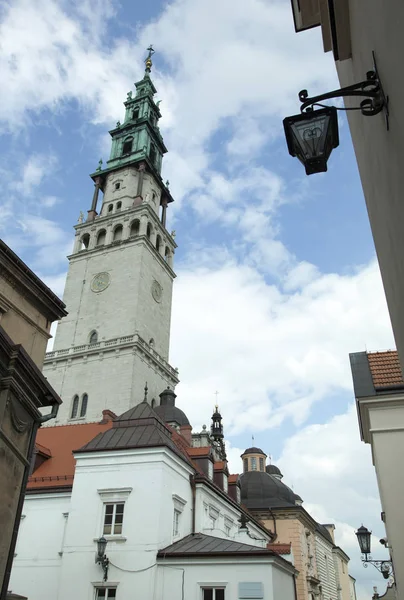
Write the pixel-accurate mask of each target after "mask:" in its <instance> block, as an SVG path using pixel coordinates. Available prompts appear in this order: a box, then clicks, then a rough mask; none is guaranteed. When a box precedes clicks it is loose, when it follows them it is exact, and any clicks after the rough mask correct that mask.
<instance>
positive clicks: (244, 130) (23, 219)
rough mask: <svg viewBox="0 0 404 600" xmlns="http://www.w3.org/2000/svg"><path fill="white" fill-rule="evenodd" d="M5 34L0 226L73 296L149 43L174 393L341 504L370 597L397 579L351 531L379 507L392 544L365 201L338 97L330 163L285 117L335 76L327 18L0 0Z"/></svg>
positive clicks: (239, 4)
mask: <svg viewBox="0 0 404 600" xmlns="http://www.w3.org/2000/svg"><path fill="white" fill-rule="evenodd" d="M0 40H1V53H0V80H1V82H2V90H3V93H2V95H1V97H0V175H1V181H2V194H1V198H0V205H1V211H0V235H1V237H2V238H3V239H4V240H5V241H6V243H8V244H9V245H10V246H11V248H12V249H13V250H14V251H15V252H17V253H18V254H19V255H20V256H21V258H22V259H23V260H25V261H26V262H27V264H28V265H29V266H30V267H31V268H32V269H33V270H34V271H35V272H36V273H37V274H38V275H39V276H40V277H42V278H43V279H44V281H45V282H46V283H47V284H48V285H49V286H50V287H51V288H52V289H53V290H54V291H55V292H56V293H57V294H59V295H60V296H62V294H63V288H64V281H65V276H66V271H67V267H68V262H67V260H66V256H67V254H69V253H70V251H71V248H72V244H73V237H74V231H73V228H72V227H73V225H74V224H75V223H76V222H77V218H78V216H79V213H80V211H83V212H84V213H86V211H87V210H88V209H89V208H90V204H91V198H92V193H93V183H92V181H91V179H90V178H89V177H88V174H89V173H91V172H93V171H94V170H95V168H96V166H97V164H98V161H99V159H100V157H102V158H103V160H104V162H105V160H106V159H107V158H108V155H109V151H110V141H109V140H110V137H109V134H108V130H109V129H112V127H113V126H114V125H115V122H116V121H117V120H118V119H120V120H122V118H123V114H124V108H123V104H122V103H123V102H124V100H125V99H126V94H127V92H128V91H129V90H134V85H133V83H134V82H135V81H138V80H139V79H141V77H142V76H143V72H144V63H143V61H144V58H145V56H146V51H145V49H146V48H147V47H148V46H149V44H150V43H153V44H154V48H155V50H156V53H155V55H154V57H153V70H152V79H153V82H154V84H155V86H156V88H157V90H158V94H157V98H158V99H161V104H160V109H161V112H162V115H163V116H162V119H161V121H160V128H161V132H162V135H163V136H164V141H165V144H166V146H167V147H168V149H169V152H168V154H167V155H166V156H165V158H164V166H163V179H164V180H165V179H169V181H170V191H171V192H172V195H173V197H174V198H175V203H174V204H173V205H170V207H169V214H168V226H167V228H168V229H169V230H171V229H175V231H176V242H177V243H178V250H177V252H176V255H175V270H176V273H177V279H176V280H175V284H174V298H173V315H172V335H171V350H170V362H171V364H172V365H173V366H175V367H178V369H179V373H180V380H181V383H180V384H179V385H178V387H177V390H176V392H177V394H178V398H177V404H178V406H180V407H181V408H182V409H183V410H184V411H185V412H186V414H187V416H188V418H189V420H190V422H191V423H192V425H193V426H194V429H195V430H199V429H200V428H201V427H202V425H203V424H207V425H209V422H210V416H211V414H212V411H213V407H214V404H215V401H216V398H217V400H218V403H219V406H220V410H221V413H222V415H223V424H224V427H225V434H226V440H227V449H228V457H229V461H230V468H231V471H232V472H239V471H240V470H241V461H240V454H241V453H242V451H243V450H244V449H245V448H246V447H249V446H251V445H252V444H254V445H256V446H259V447H260V448H262V449H263V450H264V451H265V452H266V453H267V454H268V456H270V457H271V460H272V462H273V463H276V464H277V465H278V466H279V467H280V468H281V470H282V472H283V474H284V479H283V481H284V483H286V484H287V485H289V486H291V487H293V489H294V491H295V492H296V493H298V494H299V495H300V496H301V497H302V498H303V500H304V507H305V508H306V509H307V510H308V511H309V512H311V514H312V515H313V516H314V517H315V518H316V519H318V520H319V521H320V522H326V523H330V522H333V523H335V524H336V527H337V529H336V541H337V543H338V544H339V545H341V546H342V547H343V548H344V549H345V551H346V552H347V553H348V554H349V555H350V556H351V563H350V572H351V573H352V575H353V576H354V577H356V578H357V592H358V599H359V600H362V599H364V598H365V597H366V598H369V596H370V595H371V594H372V593H373V590H372V586H373V585H378V586H379V591H380V592H382V591H383V589H384V586H383V580H382V579H381V577H379V574H378V573H377V571H375V570H374V569H373V568H372V567H370V568H369V569H367V570H365V569H363V567H362V565H361V563H360V555H359V548H358V546H357V541H356V537H355V535H354V531H355V529H356V528H357V527H359V526H360V525H361V524H362V523H364V524H365V525H366V526H367V527H368V528H369V529H372V530H373V532H374V534H375V539H374V544H376V545H375V546H374V553H375V556H376V555H377V556H381V557H382V558H383V557H384V553H383V551H382V547H381V546H380V545H379V544H378V539H379V538H381V537H383V536H384V530H383V526H382V523H381V521H380V510H381V509H380V502H379V497H378V491H377V484H376V479H375V475H374V469H373V466H372V461H371V454H370V448H369V446H367V445H365V444H364V443H362V442H361V441H360V435H359V429H358V422H357V414H356V408H355V403H354V395H353V388H352V379H351V374H350V368H349V357H348V355H349V353H350V352H356V351H363V350H368V351H377V350H385V349H389V348H393V347H394V340H393V336H392V332H391V327H390V323H389V318H388V312H387V307H386V303H385V298H384V293H383V289H382V285H381V279H380V273H379V270H378V265H377V262H376V257H375V251H374V245H373V241H372V237H371V232H370V228H369V223H368V218H367V213H366V206H365V201H364V197H363V193H362V189H361V185H360V180H359V176H358V171H357V166H356V162H355V157H354V152H353V148H352V143H351V140H350V135H349V130H348V126H347V122H346V119H345V117H344V114H343V113H341V112H340V113H339V129H340V146H339V147H338V148H337V149H336V150H334V151H333V153H332V155H331V157H330V160H329V163H328V167H329V170H328V172H327V173H324V174H319V175H313V176H310V177H306V175H305V173H304V169H303V167H302V165H301V164H300V163H299V162H298V161H297V159H293V158H292V157H290V156H289V155H288V152H287V148H286V143H285V139H284V134H283V126H282V119H283V118H284V117H285V116H288V115H291V114H297V113H298V112H299V101H298V92H299V91H300V90H301V89H303V88H305V89H308V91H309V93H310V95H315V94H317V93H321V92H325V91H329V90H330V89H334V88H338V87H339V84H338V81H337V78H336V72H335V66H334V63H333V60H332V56H331V55H330V54H324V53H323V48H322V40H321V33H320V31H319V30H317V29H313V30H310V31H306V32H302V33H300V34H296V33H295V31H294V27H293V18H292V13H291V8H290V2H289V0H249V2H246V1H245V0H219V1H218V0H215V1H214V0H173V1H171V2H164V1H157V0H148V2H144V3H142V4H140V3H137V2H136V3H135V2H133V1H131V0H121V2H118V1H114V0H81V1H75V0H65V1H64V0H12V1H11V0H0ZM67 308H68V307H67ZM215 392H218V394H217V395H215Z"/></svg>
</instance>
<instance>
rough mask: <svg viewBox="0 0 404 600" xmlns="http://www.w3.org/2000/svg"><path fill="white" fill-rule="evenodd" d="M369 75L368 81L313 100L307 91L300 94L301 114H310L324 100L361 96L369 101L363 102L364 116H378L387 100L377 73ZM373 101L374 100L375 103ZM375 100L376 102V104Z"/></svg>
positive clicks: (372, 72)
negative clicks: (315, 105) (310, 110)
mask: <svg viewBox="0 0 404 600" xmlns="http://www.w3.org/2000/svg"><path fill="white" fill-rule="evenodd" d="M367 75H368V79H366V80H365V81H361V82H360V83H355V84H354V85H349V86H347V87H343V88H340V89H339V90H333V91H331V92H326V93H325V94H319V95H318V96H312V97H311V98H309V96H308V92H307V90H302V91H301V92H299V100H300V102H301V103H302V105H301V107H300V112H302V113H303V112H305V111H306V112H309V111H307V110H306V109H310V108H311V107H312V106H313V105H314V104H317V103H318V102H321V101H322V100H329V99H331V98H341V97H345V96H360V97H364V98H368V99H369V100H368V101H367V100H364V101H363V102H361V106H360V108H361V110H362V113H363V114H364V115H376V114H377V113H379V112H381V110H382V109H383V107H384V106H385V104H386V99H385V96H384V94H383V90H382V88H381V85H380V81H379V79H378V78H377V75H376V73H375V72H374V71H370V72H369V73H367ZM366 88H367V89H366ZM371 99H373V101H372V100H371ZM374 100H376V102H375V101H374Z"/></svg>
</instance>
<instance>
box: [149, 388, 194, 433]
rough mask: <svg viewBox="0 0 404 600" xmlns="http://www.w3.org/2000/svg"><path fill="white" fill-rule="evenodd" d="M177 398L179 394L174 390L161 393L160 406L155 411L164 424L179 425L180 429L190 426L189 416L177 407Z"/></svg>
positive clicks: (168, 389)
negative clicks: (183, 426)
mask: <svg viewBox="0 0 404 600" xmlns="http://www.w3.org/2000/svg"><path fill="white" fill-rule="evenodd" d="M176 397H177V394H176V393H175V392H174V390H171V389H170V388H167V389H166V390H164V392H161V394H160V405H159V406H155V407H154V410H155V412H156V413H157V414H158V416H159V417H160V419H162V420H163V421H164V423H177V425H179V426H180V427H181V426H182V425H189V424H190V423H189V421H188V417H187V415H186V414H185V413H184V411H183V410H181V409H180V408H178V406H175V399H176Z"/></svg>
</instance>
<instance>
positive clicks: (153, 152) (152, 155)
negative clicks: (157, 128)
mask: <svg viewBox="0 0 404 600" xmlns="http://www.w3.org/2000/svg"><path fill="white" fill-rule="evenodd" d="M149 156H150V160H151V161H152V163H153V164H154V163H155V162H156V148H155V147H154V145H153V144H150V153H149Z"/></svg>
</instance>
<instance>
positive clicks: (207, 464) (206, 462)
mask: <svg viewBox="0 0 404 600" xmlns="http://www.w3.org/2000/svg"><path fill="white" fill-rule="evenodd" d="M187 453H188V455H189V457H190V458H191V459H192V460H193V461H194V463H196V465H197V467H198V469H199V471H200V472H202V473H203V474H204V475H206V477H208V478H209V479H210V480H211V481H214V456H213V450H212V447H211V446H204V447H202V448H189V449H188V451H187ZM222 489H223V488H222Z"/></svg>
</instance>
